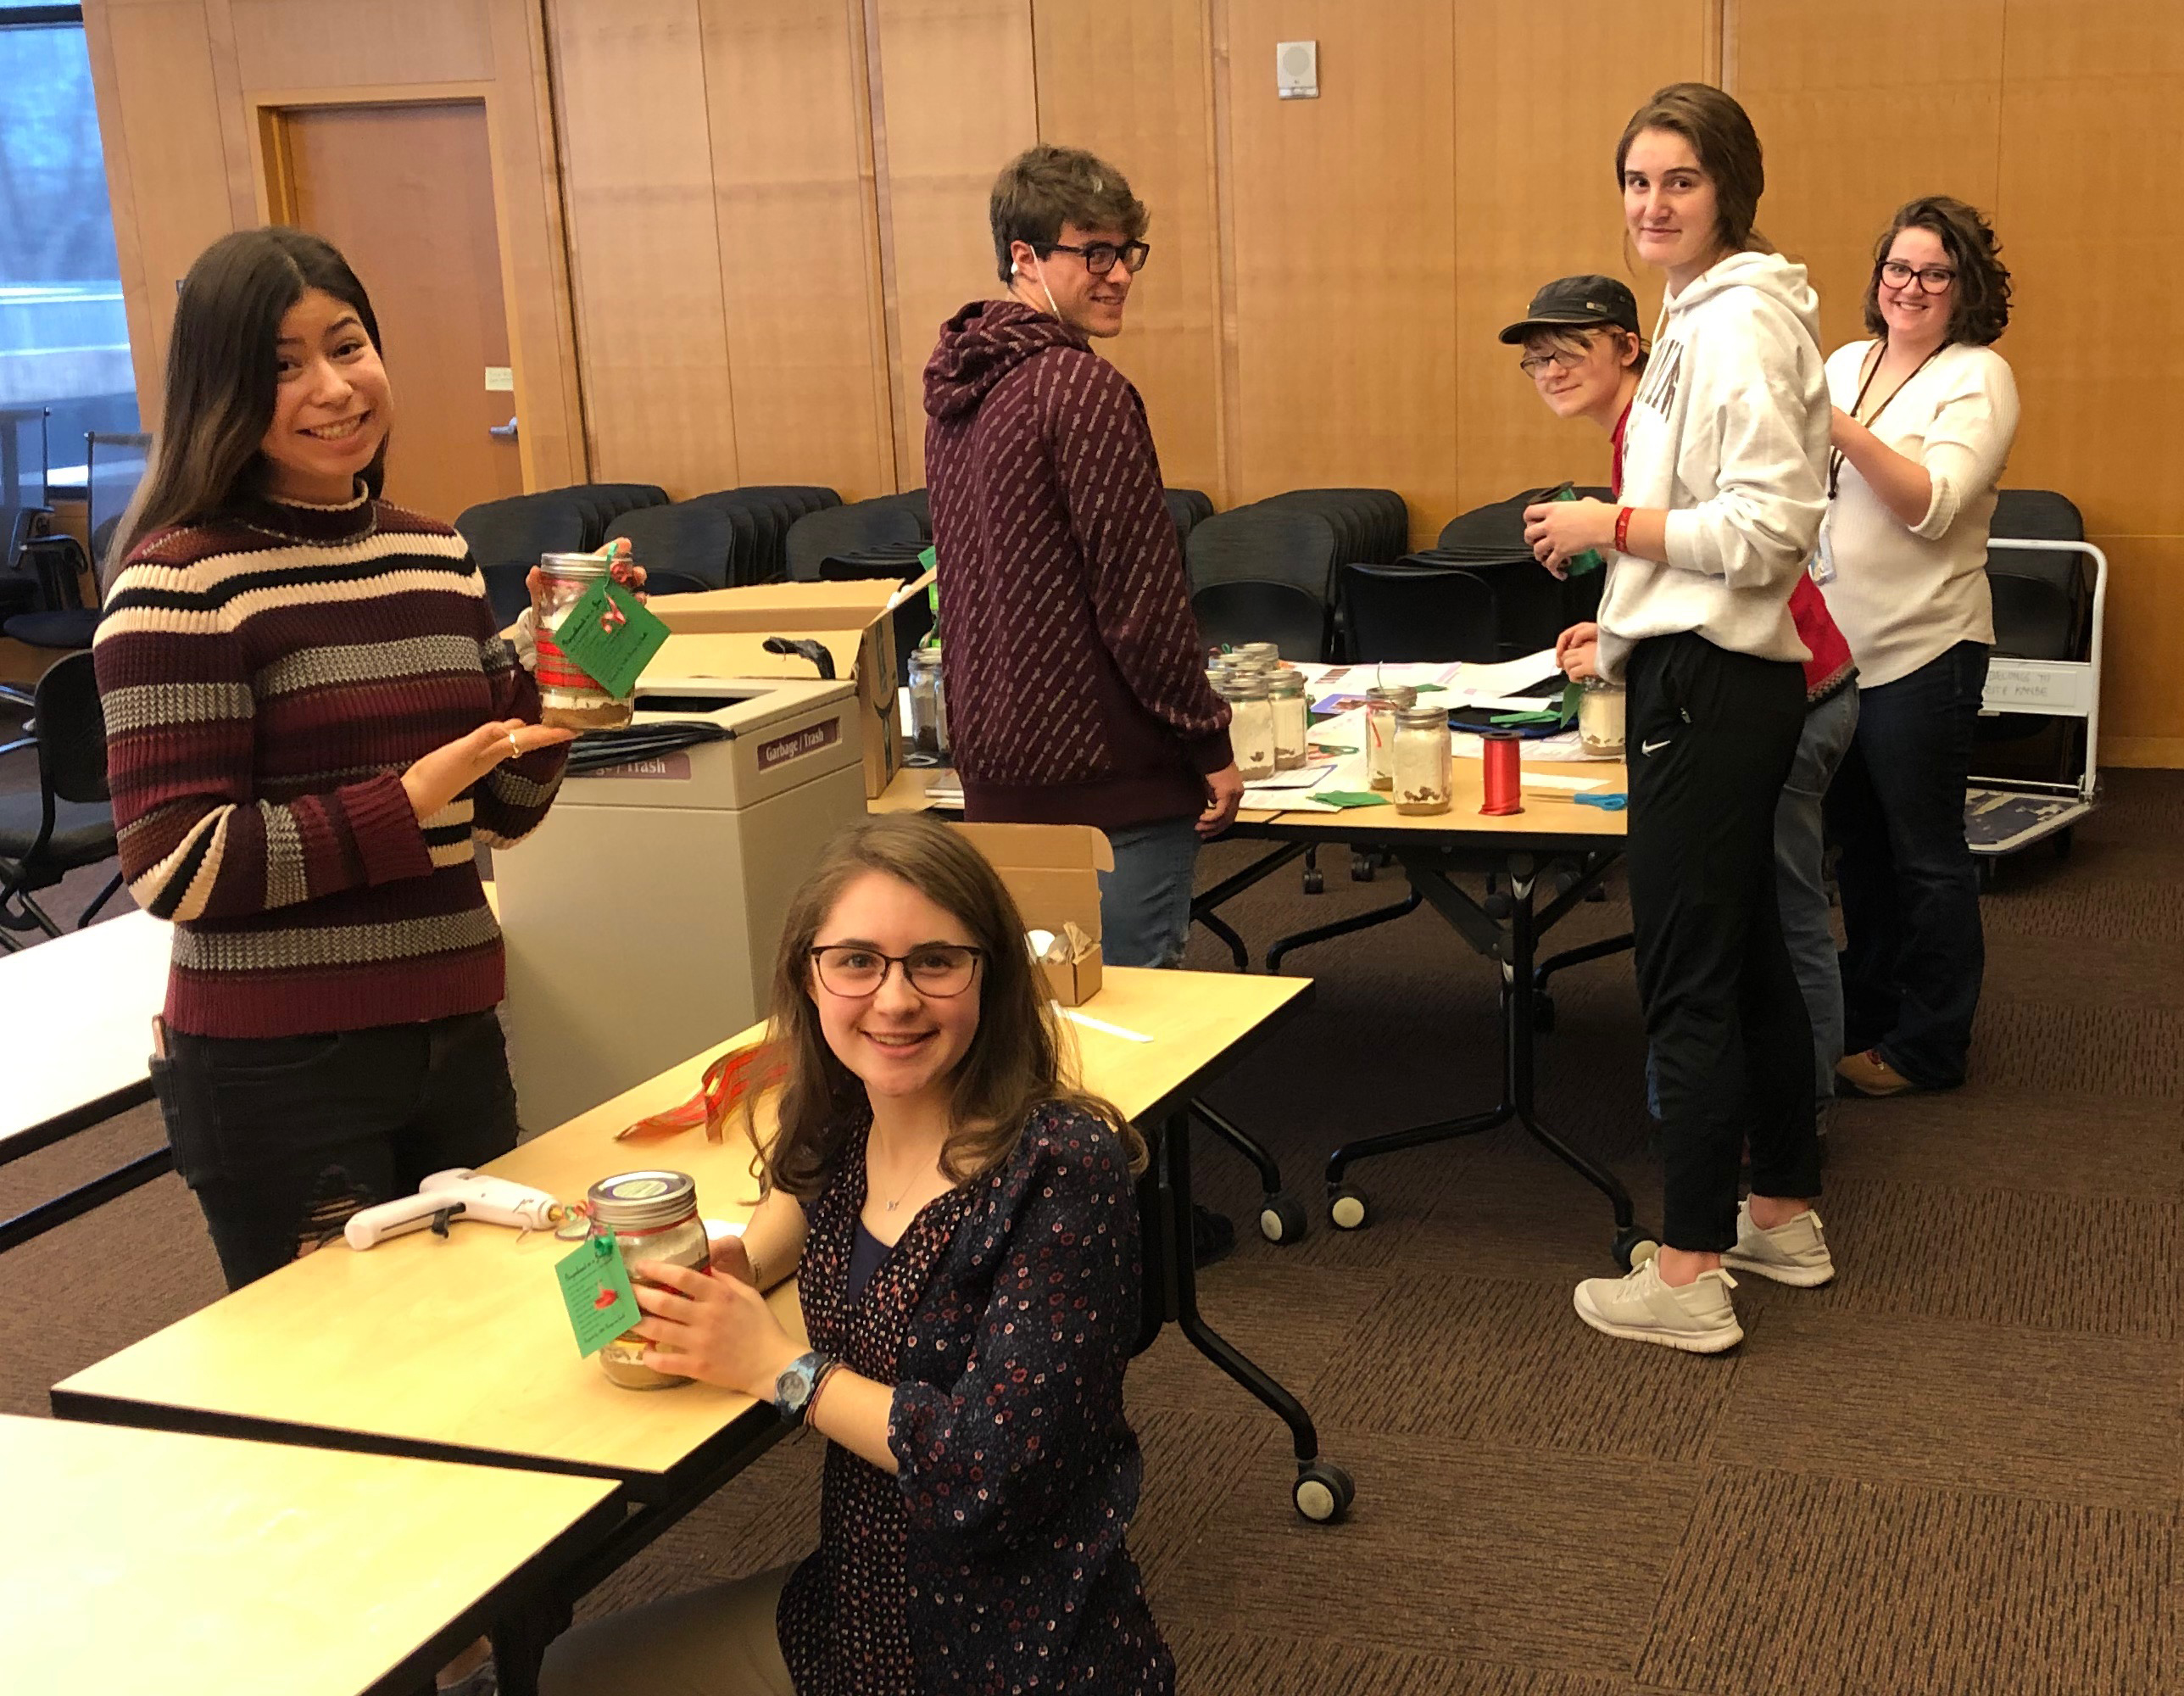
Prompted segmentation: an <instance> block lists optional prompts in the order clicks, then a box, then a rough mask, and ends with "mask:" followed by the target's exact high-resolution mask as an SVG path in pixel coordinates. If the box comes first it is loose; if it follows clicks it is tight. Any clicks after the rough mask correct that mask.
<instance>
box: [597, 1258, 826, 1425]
mask: <svg viewBox="0 0 2184 1696" xmlns="http://www.w3.org/2000/svg"><path fill="white" fill-rule="evenodd" d="M716 1252H717V1251H716ZM631 1271H632V1273H633V1274H634V1275H635V1276H634V1277H632V1280H631V1287H632V1291H633V1292H634V1293H635V1294H636V1297H637V1304H638V1306H639V1307H640V1308H643V1309H644V1318H643V1319H642V1320H640V1321H639V1322H638V1324H636V1325H632V1326H631V1327H630V1329H631V1330H632V1331H634V1332H635V1333H636V1334H637V1335H638V1336H641V1337H643V1339H644V1340H645V1341H646V1342H649V1343H650V1344H651V1345H652V1346H651V1347H649V1348H647V1349H646V1350H645V1351H644V1364H645V1365H647V1366H649V1367H650V1368H651V1369H652V1370H654V1371H655V1372H660V1373H666V1374H668V1375H671V1376H674V1377H678V1378H695V1379H697V1380H698V1381H700V1382H701V1383H706V1384H717V1385H719V1386H721V1388H722V1389H724V1390H740V1391H741V1392H743V1393H744V1395H746V1396H751V1397H755V1398H757V1399H758V1400H760V1401H761V1402H770V1401H772V1399H773V1391H774V1380H775V1379H776V1378H777V1377H778V1376H779V1375H780V1374H781V1373H782V1372H783V1370H785V1369H786V1368H787V1367H788V1364H789V1363H790V1362H792V1361H794V1359H795V1358H797V1357H798V1356H799V1355H800V1354H802V1353H804V1345H803V1344H801V1343H799V1342H796V1341H794V1339H793V1338H792V1337H790V1336H789V1335H788V1332H787V1331H783V1329H782V1327H781V1321H780V1320H778V1319H776V1318H774V1316H773V1309H772V1308H769V1307H767V1306H766V1297H764V1296H762V1295H760V1293H759V1292H757V1290H755V1289H754V1288H753V1287H752V1286H750V1285H749V1284H747V1283H745V1282H744V1280H742V1279H741V1278H738V1277H735V1276H733V1275H722V1274H720V1273H716V1272H711V1271H704V1272H700V1271H694V1270H692V1269H690V1268H688V1267H687V1266H677V1265H675V1264H672V1263H671V1262H668V1261H665V1260H646V1261H640V1262H639V1263H638V1264H637V1265H635V1266H633V1267H632V1268H631Z"/></svg>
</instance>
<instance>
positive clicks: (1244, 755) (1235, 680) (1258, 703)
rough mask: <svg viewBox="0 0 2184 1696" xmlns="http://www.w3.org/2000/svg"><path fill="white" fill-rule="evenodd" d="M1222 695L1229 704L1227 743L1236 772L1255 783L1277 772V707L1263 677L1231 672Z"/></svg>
mask: <svg viewBox="0 0 2184 1696" xmlns="http://www.w3.org/2000/svg"><path fill="white" fill-rule="evenodd" d="M1221 693H1222V697H1223V700H1227V701H1228V703H1229V749H1230V750H1231V751H1232V752H1233V753H1234V755H1235V756H1236V774H1237V776H1239V777H1240V778H1243V780H1244V781H1245V783H1247V784H1256V783H1257V782H1259V781H1260V780H1261V779H1262V778H1271V777H1272V776H1273V774H1274V708H1273V702H1272V701H1270V700H1268V699H1267V683H1266V679H1265V678H1258V677H1253V676H1250V675H1248V674H1246V675H1234V674H1232V675H1231V676H1230V678H1229V683H1228V686H1227V687H1226V688H1225V689H1223V690H1222V692H1221Z"/></svg>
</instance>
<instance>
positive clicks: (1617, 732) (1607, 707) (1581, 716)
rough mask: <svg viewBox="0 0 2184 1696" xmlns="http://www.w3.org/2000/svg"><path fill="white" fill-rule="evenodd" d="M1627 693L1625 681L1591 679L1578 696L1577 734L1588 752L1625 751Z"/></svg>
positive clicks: (1619, 753)
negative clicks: (1625, 701)
mask: <svg viewBox="0 0 2184 1696" xmlns="http://www.w3.org/2000/svg"><path fill="white" fill-rule="evenodd" d="M1623 725H1624V693H1623V685H1622V684H1621V683H1610V682H1608V680H1607V678H1586V679H1585V687H1584V693H1583V694H1581V695H1580V696H1579V697H1578V703H1577V737H1578V741H1579V742H1580V744H1581V745H1583V746H1584V749H1585V752H1586V753H1588V754H1613V755H1615V756H1621V754H1622V752H1623Z"/></svg>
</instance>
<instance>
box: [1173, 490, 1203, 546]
mask: <svg viewBox="0 0 2184 1696" xmlns="http://www.w3.org/2000/svg"><path fill="white" fill-rule="evenodd" d="M1161 499H1162V501H1163V502H1164V503H1165V504H1166V505H1167V516H1169V517H1170V518H1171V519H1173V520H1174V521H1175V538H1176V540H1177V541H1178V542H1181V543H1188V542H1189V541H1190V533H1191V532H1192V531H1193V530H1195V529H1196V528H1197V527H1199V526H1200V525H1201V523H1203V522H1205V521H1206V520H1207V519H1209V518H1211V517H1212V516H1213V502H1212V498H1211V497H1209V496H1208V495H1206V494H1205V493H1204V491H1202V490H1200V489H1195V488H1164V489H1162V491H1161Z"/></svg>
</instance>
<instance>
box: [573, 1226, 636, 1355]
mask: <svg viewBox="0 0 2184 1696" xmlns="http://www.w3.org/2000/svg"><path fill="white" fill-rule="evenodd" d="M554 1276H555V1277H556V1278H558V1279H559V1280H560V1283H561V1299H562V1301H563V1302H565V1303H567V1305H568V1308H569V1325H570V1327H571V1329H572V1330H573V1331H575V1332H576V1333H577V1355H578V1357H579V1358H583V1357H585V1356H588V1355H593V1354H597V1353H599V1351H600V1350H601V1349H602V1348H604V1347H606V1346H607V1345H608V1344H609V1343H610V1342H613V1341H614V1340H615V1339H616V1337H618V1336H621V1334H622V1333H623V1332H624V1331H627V1330H628V1329H629V1328H630V1327H631V1326H632V1325H635V1324H636V1323H637V1322H638V1320H639V1319H643V1317H644V1310H643V1308H640V1307H638V1304H637V1292H635V1291H633V1290H632V1289H631V1288H630V1286H629V1269H628V1268H627V1266H625V1265H623V1264H622V1263H621V1248H620V1247H618V1246H617V1245H616V1242H615V1241H614V1239H613V1238H612V1237H609V1236H594V1237H589V1238H587V1239H586V1240H585V1241H583V1242H582V1243H581V1244H579V1245H578V1246H577V1251H576V1252H575V1253H573V1254H565V1255H563V1256H562V1257H561V1258H560V1259H559V1260H557V1261H555V1262H554ZM606 1296H611V1297H613V1298H614V1299H613V1300H612V1302H610V1303H609V1304H608V1305H607V1306H605V1307H601V1306H600V1305H599V1302H600V1300H601V1298H602V1297H606Z"/></svg>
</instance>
